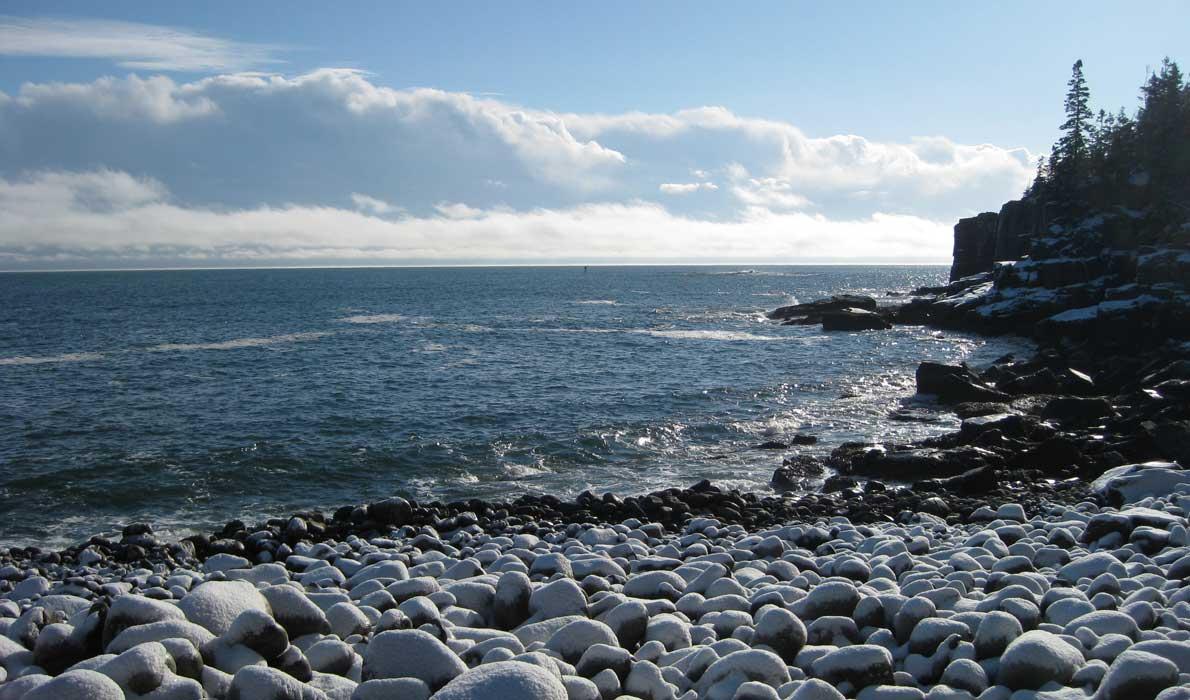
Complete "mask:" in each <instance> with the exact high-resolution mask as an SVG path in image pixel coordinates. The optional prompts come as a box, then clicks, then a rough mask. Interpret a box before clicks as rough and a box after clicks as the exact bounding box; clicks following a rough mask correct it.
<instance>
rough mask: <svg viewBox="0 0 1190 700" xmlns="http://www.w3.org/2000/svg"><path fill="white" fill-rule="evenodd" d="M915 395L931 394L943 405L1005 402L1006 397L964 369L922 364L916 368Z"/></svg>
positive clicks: (936, 364)
mask: <svg viewBox="0 0 1190 700" xmlns="http://www.w3.org/2000/svg"><path fill="white" fill-rule="evenodd" d="M916 378H917V393H919V394H933V395H935V396H937V397H938V400H939V401H942V402H943V403H963V402H973V401H980V402H982V401H992V402H1001V403H1002V402H1005V401H1007V400H1008V396H1007V395H1005V394H1004V393H1003V392H1000V391H997V390H996V389H993V388H991V387H989V386H987V385H985V384H983V383H982V382H981V381H980V379H979V377H977V376H975V374H974V373H973V372H971V370H969V369H967V368H966V367H960V366H955V365H944V364H940V363H937V362H923V363H921V364H920V365H918V367H917V374H916Z"/></svg>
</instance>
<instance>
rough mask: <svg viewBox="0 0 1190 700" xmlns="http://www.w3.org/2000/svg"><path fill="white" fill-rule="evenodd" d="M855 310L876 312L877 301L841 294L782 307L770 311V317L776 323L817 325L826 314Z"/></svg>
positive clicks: (865, 297) (860, 296) (856, 295)
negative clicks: (789, 322) (801, 321)
mask: <svg viewBox="0 0 1190 700" xmlns="http://www.w3.org/2000/svg"><path fill="white" fill-rule="evenodd" d="M853 308H854V309H863V310H865V311H873V312H874V311H876V299H875V298H873V297H869V296H862V295H858V294H840V295H837V296H832V297H830V298H828V299H818V300H816V301H811V302H808V303H805V304H794V305H792V306H782V307H781V308H779V309H774V310H772V311H770V312H769V313H768V317H769V318H771V319H773V320H775V321H788V320H792V319H802V320H804V322H805V323H807V324H816V323H821V322H822V315H823V314H825V313H828V312H831V311H842V310H844V309H853Z"/></svg>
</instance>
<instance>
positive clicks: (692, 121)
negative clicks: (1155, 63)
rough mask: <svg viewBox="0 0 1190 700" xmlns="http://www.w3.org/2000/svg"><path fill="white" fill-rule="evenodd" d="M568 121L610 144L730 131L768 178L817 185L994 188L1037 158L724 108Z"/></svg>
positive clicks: (924, 191)
mask: <svg viewBox="0 0 1190 700" xmlns="http://www.w3.org/2000/svg"><path fill="white" fill-rule="evenodd" d="M566 121H567V123H568V124H569V125H570V130H571V132H572V133H574V134H575V135H576V137H578V138H587V139H599V140H600V141H602V142H604V143H607V144H610V145H613V146H614V144H615V143H616V142H617V140H619V139H621V138H635V139H638V138H641V137H648V138H653V139H659V140H663V141H667V142H670V143H673V144H675V145H676V146H678V147H679V148H687V147H688V144H690V143H701V142H704V141H707V140H711V139H722V138H724V137H725V136H735V137H736V141H735V142H733V143H735V144H736V148H737V150H738V151H749V150H752V151H755V150H759V152H760V153H762V154H763V166H764V169H765V170H766V173H765V174H766V175H767V176H771V177H777V178H780V179H782V180H784V181H787V182H789V183H791V184H792V185H794V186H798V187H804V188H812V189H817V190H841V191H842V190H852V189H874V188H878V187H883V188H885V189H901V190H903V191H906V192H912V193H915V194H919V195H926V196H936V195H940V194H946V193H951V192H955V191H960V190H962V189H964V188H975V187H981V186H983V185H984V184H986V183H988V182H995V183H996V185H997V186H998V187H1003V183H1011V187H1012V189H1013V190H1014V191H1015V190H1018V189H1020V188H1021V187H1023V186H1024V185H1025V184H1026V183H1027V182H1028V180H1029V178H1030V176H1031V167H1030V163H1031V162H1033V160H1034V158H1033V157H1032V155H1031V154H1030V153H1029V152H1028V151H1027V150H1026V149H1023V148H1002V147H999V146H993V145H989V144H979V145H964V144H957V143H954V142H953V141H951V140H949V139H946V138H944V137H940V136H935V137H927V138H919V139H915V140H913V141H912V142H911V143H909V144H898V143H881V142H874V141H869V140H868V139H865V138H863V137H862V136H856V135H853V134H841V135H836V136H829V137H825V138H811V137H808V136H806V135H805V134H804V133H802V131H801V130H800V129H798V128H797V127H795V126H794V125H792V124H789V123H786V122H779V121H773V120H768V119H753V118H746V117H740V116H738V115H736V114H734V113H732V112H731V111H730V110H728V109H726V108H724V107H699V108H696V109H687V110H681V111H678V112H675V113H673V114H643V113H630V114H623V115H602V114H601V115H584V114H568V115H566ZM736 157H737V158H738V155H737V156H736ZM750 169H754V170H755V169H759V168H756V167H755V166H751V167H750ZM1005 189H1007V188H1005Z"/></svg>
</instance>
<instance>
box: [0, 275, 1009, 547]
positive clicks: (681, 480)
mask: <svg viewBox="0 0 1190 700" xmlns="http://www.w3.org/2000/svg"><path fill="white" fill-rule="evenodd" d="M945 278H946V268H944V267H921V266H903V267H902V266H881V267H875V266H792V267H756V268H741V267H590V268H587V269H584V268H583V267H554V268H549V267H533V268H529V267H524V268H518V267H486V268H360V269H270V270H192V271H135V272H62V273H13V274H3V275H0V302H2V303H0V544H5V545H16V544H20V545H28V544H37V545H41V546H45V545H65V544H69V543H73V542H77V541H81V540H83V539H86V538H87V537H89V536H91V535H93V534H98V533H111V532H113V531H118V529H119V528H120V527H121V526H122V525H123V524H126V523H129V522H134V521H135V522H140V521H150V522H153V523H154V524H155V526H156V528H157V530H158V531H159V532H164V533H167V534H172V535H177V536H181V535H184V534H186V533H188V532H191V531H194V530H195V529H198V528H207V529H209V528H210V527H212V526H216V525H221V524H222V523H224V522H226V521H228V520H230V519H233V518H242V519H244V520H247V521H257V520H260V519H262V518H264V517H266V516H278V515H288V514H289V513H292V512H294V511H298V510H304V509H312V508H321V509H324V510H333V509H334V508H336V507H338V506H342V505H348V504H355V503H362V502H367V501H370V500H374V499H379V498H382V497H385V496H389V495H393V494H399V495H404V496H406V497H411V498H416V499H418V500H435V499H438V500H443V501H450V500H456V499H464V498H472V497H479V498H506V497H507V498H513V497H515V496H517V495H519V494H522V493H536V494H541V493H551V494H555V495H558V496H573V495H576V494H578V493H579V492H581V491H583V490H585V489H592V490H594V491H596V492H602V491H608V490H610V491H615V492H617V493H621V494H628V493H641V492H645V491H649V490H654V489H658V488H666V487H670V486H687V485H690V484H693V483H694V482H696V481H698V480H699V479H703V478H708V479H711V480H713V481H715V482H716V483H720V484H722V485H725V486H731V487H739V488H744V489H760V490H763V489H767V488H768V487H767V484H768V481H769V478H770V476H771V474H772V472H773V470H774V469H775V468H776V467H777V466H779V465H780V462H781V458H782V456H784V455H787V454H790V452H781V451H772V450H758V449H755V446H756V445H757V444H758V443H761V442H764V441H769V440H778V441H779V440H783V439H786V438H788V437H790V436H792V435H793V434H795V433H802V434H809V435H814V436H816V437H817V438H818V443H817V444H816V445H812V446H806V447H798V448H797V450H798V451H801V452H807V453H815V454H826V453H829V451H830V450H831V449H832V448H834V447H836V446H838V444H839V443H841V442H844V441H851V440H872V441H876V442H905V441H909V440H913V439H918V438H923V437H927V436H930V435H935V434H939V433H942V432H945V431H949V430H953V429H954V428H955V427H956V426H957V425H958V421H957V419H955V418H954V416H953V415H951V414H946V413H938V412H935V411H933V410H931V406H930V405H929V404H928V403H927V402H924V401H922V400H921V399H918V398H916V397H914V380H913V372H914V369H915V368H916V366H917V364H918V363H919V362H920V361H922V360H927V359H929V360H939V361H946V362H958V361H967V362H970V363H972V364H986V363H987V362H990V361H991V360H992V359H994V358H996V357H998V356H1000V355H1002V354H1005V353H1008V352H1017V353H1021V352H1025V351H1026V350H1027V349H1028V348H1029V345H1028V344H1027V343H1025V341H1023V340H1019V339H1015V340H1014V339H1004V338H1000V339H987V338H979V337H975V336H970V335H964V334H961V333H953V332H945V333H943V332H940V331H934V330H931V329H926V328H922V327H906V326H900V327H897V328H894V329H893V330H890V331H876V332H866V333H824V332H822V330H821V329H820V328H818V327H815V326H809V327H793V326H780V325H776V324H774V323H772V322H770V321H768V320H766V319H765V318H764V312H765V311H766V310H769V309H772V308H775V307H777V306H781V305H785V304H791V303H795V302H798V301H811V300H813V299H817V298H820V297H823V296H827V295H830V294H836V293H842V292H852V293H861V294H871V295H873V296H876V297H877V298H881V299H886V298H889V297H887V296H886V295H887V294H888V292H904V291H907V290H909V289H911V288H914V287H917V286H921V285H930V284H938V283H940V282H943V281H944V280H945Z"/></svg>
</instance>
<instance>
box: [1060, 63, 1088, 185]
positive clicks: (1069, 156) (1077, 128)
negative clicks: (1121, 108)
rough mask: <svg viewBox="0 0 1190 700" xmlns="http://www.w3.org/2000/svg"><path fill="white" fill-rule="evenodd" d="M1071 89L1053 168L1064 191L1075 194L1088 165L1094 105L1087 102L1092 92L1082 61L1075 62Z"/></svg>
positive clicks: (1070, 84) (1067, 96)
mask: <svg viewBox="0 0 1190 700" xmlns="http://www.w3.org/2000/svg"><path fill="white" fill-rule="evenodd" d="M1066 85H1067V87H1068V88H1069V89H1068V90H1067V92H1066V103H1065V108H1066V121H1065V122H1063V123H1062V127H1061V128H1062V137H1061V138H1060V139H1058V142H1057V143H1056V144H1054V151H1053V154H1052V156H1051V157H1050V169H1051V170H1052V171H1053V173H1054V179H1055V180H1056V181H1057V182H1056V184H1057V185H1058V187H1059V189H1060V191H1061V192H1063V193H1065V194H1068V195H1069V194H1073V193H1074V192H1075V191H1076V190H1077V189H1078V187H1079V185H1080V184H1081V182H1080V181H1081V179H1082V177H1083V176H1084V175H1085V171H1086V165H1087V162H1086V161H1087V153H1088V141H1089V138H1088V137H1089V135H1090V131H1091V124H1090V121H1091V108H1090V107H1089V106H1088V105H1087V103H1088V102H1089V101H1090V97H1091V92H1090V90H1088V89H1087V80H1086V78H1085V77H1084V76H1083V61H1082V59H1079V60H1077V61H1075V62H1074V67H1073V68H1072V69H1071V75H1070V81H1069V82H1068V83H1066Z"/></svg>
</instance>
